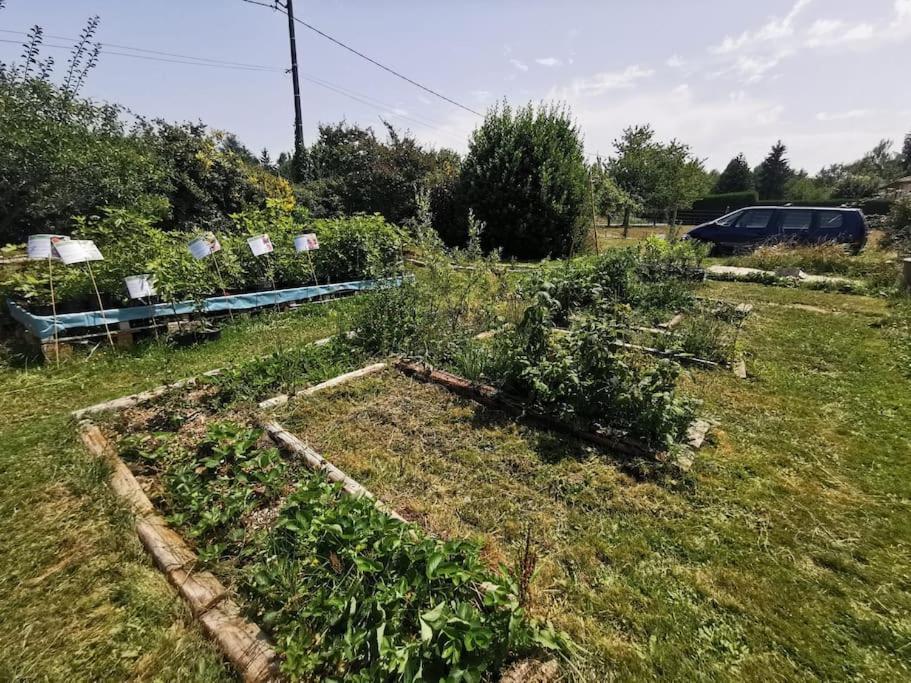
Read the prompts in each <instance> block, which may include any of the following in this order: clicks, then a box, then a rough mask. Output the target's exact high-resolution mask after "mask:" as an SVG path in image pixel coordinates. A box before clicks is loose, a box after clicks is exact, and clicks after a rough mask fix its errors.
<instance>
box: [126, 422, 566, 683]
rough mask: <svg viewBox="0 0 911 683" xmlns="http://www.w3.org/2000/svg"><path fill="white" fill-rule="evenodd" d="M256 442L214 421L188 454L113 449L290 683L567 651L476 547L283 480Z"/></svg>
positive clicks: (452, 676) (469, 666)
mask: <svg viewBox="0 0 911 683" xmlns="http://www.w3.org/2000/svg"><path fill="white" fill-rule="evenodd" d="M261 438H262V432H260V431H259V430H255V429H248V428H245V427H243V426H240V425H238V424H235V423H230V422H222V423H216V424H213V425H211V426H210V427H209V429H208V430H207V432H206V435H205V436H204V437H203V439H202V440H201V442H200V443H199V445H198V446H197V448H196V449H195V450H192V449H191V450H187V449H186V447H184V446H180V445H174V447H173V448H167V447H165V448H162V447H161V446H156V445H155V444H150V443H148V442H146V441H141V440H140V441H136V440H130V441H128V442H126V443H124V444H123V445H122V449H121V450H122V453H123V454H124V455H125V456H127V457H132V458H137V457H139V458H142V459H144V461H146V462H153V463H154V464H155V466H156V467H158V468H160V472H161V481H162V483H163V485H164V490H165V492H164V500H165V505H166V506H167V508H168V511H169V513H170V520H171V521H172V522H173V523H174V524H176V525H178V526H179V527H180V528H181V530H182V531H184V532H185V533H187V534H188V535H189V536H190V537H191V538H193V539H194V540H195V541H196V543H197V546H198V550H199V555H200V558H201V559H202V560H203V561H204V562H207V563H215V562H217V561H219V560H228V561H229V563H230V565H231V566H232V567H235V568H236V571H237V572H238V577H239V590H240V592H241V594H242V595H243V596H244V597H245V598H246V601H247V605H248V607H249V609H250V610H251V611H252V612H253V614H254V616H255V618H256V619H257V620H258V621H260V622H261V623H263V624H265V625H266V627H267V628H268V629H269V630H270V631H271V632H272V635H273V637H274V639H275V641H276V645H277V647H278V649H279V651H280V652H281V653H282V654H283V656H284V659H283V662H282V666H283V668H284V670H285V672H286V673H287V674H288V675H290V676H291V677H292V678H294V679H318V680H341V679H344V680H350V681H364V682H365V683H366V682H367V681H376V680H393V679H395V680H403V681H426V680H440V681H443V680H446V681H480V680H482V677H484V676H485V675H489V674H490V673H491V672H495V671H497V670H499V669H500V668H501V667H502V666H503V665H504V663H505V662H507V661H509V660H510V659H513V658H516V657H519V656H523V655H528V654H530V653H533V652H535V651H539V650H550V651H553V652H554V653H557V654H559V653H562V652H566V651H567V650H568V648H569V641H568V638H567V637H566V636H565V635H563V634H561V633H557V632H555V631H554V630H553V629H552V628H551V627H549V626H548V625H545V624H541V623H538V622H536V621H533V620H531V619H530V618H529V617H527V616H526V614H525V612H524V610H523V608H522V606H521V605H520V604H519V598H518V595H519V592H520V591H519V586H518V584H517V583H516V580H515V579H513V578H512V577H511V576H510V575H509V573H508V572H506V570H505V569H503V568H501V570H500V571H491V570H489V569H488V568H486V567H485V566H484V564H483V563H482V561H481V559H480V555H479V553H480V548H479V546H478V545H477V544H475V543H471V542H466V541H457V540H454V541H439V540H436V539H433V538H429V537H427V536H425V535H424V534H423V533H421V532H420V531H419V530H418V529H416V528H415V527H412V526H410V525H408V524H404V523H402V522H399V521H398V520H395V519H393V518H391V517H390V516H388V515H387V514H386V513H384V512H382V511H380V510H379V509H378V508H377V507H376V506H375V505H374V503H373V501H372V500H371V499H369V498H364V497H353V496H347V495H345V494H344V493H343V492H342V491H341V490H340V488H339V486H338V485H333V484H330V483H328V482H327V481H326V480H325V479H324V478H323V477H321V476H318V475H314V474H311V473H309V472H307V471H303V472H297V471H294V470H293V466H292V465H291V464H289V463H288V462H286V461H285V460H284V459H282V458H281V456H280V455H279V454H278V452H277V451H276V450H275V449H274V448H262V447H260V446H259V445H258V443H259V441H260V439H261ZM143 449H154V450H153V455H151V456H143V455H142V451H143ZM270 510H271V511H274V512H273V513H272V514H267V513H268V511H270ZM256 519H259V520H266V522H255V521H254V520H256Z"/></svg>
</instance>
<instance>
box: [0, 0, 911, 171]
mask: <svg viewBox="0 0 911 683" xmlns="http://www.w3.org/2000/svg"><path fill="white" fill-rule="evenodd" d="M295 12H296V14H297V16H298V17H300V18H301V19H304V20H305V21H307V22H308V23H311V24H313V25H314V26H316V27H318V28H320V29H321V30H322V31H324V32H326V33H328V34H331V35H333V36H335V37H336V38H338V39H340V40H341V41H343V42H346V43H348V44H349V45H352V46H354V47H355V48H357V49H358V50H360V51H362V52H363V53H365V54H367V55H369V56H371V57H372V58H374V59H376V60H378V61H380V62H383V63H385V64H387V65H389V66H390V67H392V68H394V69H396V70H398V71H400V72H401V73H403V74H405V75H407V76H408V77H410V78H412V79H413V80H416V81H419V82H421V83H423V84H425V85H427V86H429V87H431V88H433V89H434V90H437V91H439V92H440V93H442V94H444V95H446V96H447V97H449V98H451V99H453V100H456V101H457V102H460V103H462V104H464V105H465V106H467V107H468V108H470V109H474V110H476V111H479V112H483V111H485V110H486V109H487V107H489V106H491V105H493V104H494V103H496V102H497V101H502V100H503V99H504V98H505V99H506V100H507V101H508V102H510V103H511V104H524V103H527V102H529V101H531V102H536V103H537V102H541V101H550V100H557V101H563V102H565V103H566V104H568V105H569V107H570V109H571V111H572V113H573V115H574V117H575V118H576V120H577V122H578V125H579V128H580V130H581V132H582V135H583V137H584V142H585V148H586V152H587V154H589V155H596V154H601V155H609V154H610V153H611V150H612V145H613V141H614V140H615V139H616V138H617V136H618V135H619V134H620V133H621V132H622V130H623V128H624V127H626V126H629V125H634V124H643V123H649V124H651V125H652V127H653V128H654V129H655V131H656V134H657V136H658V137H659V138H660V139H663V140H669V139H671V138H677V139H679V140H682V141H684V142H686V143H688V144H689V145H690V146H691V147H692V149H693V151H694V153H695V154H696V155H697V156H699V157H700V158H703V159H705V160H706V165H707V166H708V167H709V168H719V169H721V168H723V167H724V166H725V165H726V164H727V162H728V161H729V160H730V159H731V157H733V156H735V155H736V154H738V153H741V152H742V153H744V154H746V156H747V159H748V161H749V162H750V164H751V165H755V164H758V163H759V162H760V161H762V158H763V157H764V156H765V155H766V154H767V152H768V150H769V148H770V147H771V145H772V144H773V143H774V142H775V141H776V140H778V139H779V138H780V139H781V140H783V141H784V143H785V144H786V145H787V146H788V150H789V154H788V156H789V158H790V160H791V163H792V165H793V166H795V167H799V168H805V169H807V170H808V171H810V172H811V173H813V172H816V171H818V170H819V169H820V168H821V167H822V166H824V165H827V164H831V163H835V162H846V161H851V160H853V159H856V158H858V157H859V156H861V155H862V154H863V153H864V152H865V151H867V150H868V149H870V148H872V147H873V146H874V145H875V144H876V143H877V142H878V141H879V140H880V139H881V138H891V139H894V140H895V141H896V143H897V145H900V141H901V139H902V138H903V137H904V135H905V134H906V133H908V132H911V88H909V87H908V86H907V84H908V83H909V79H911V75H909V73H911V72H909V70H908V67H909V65H911V56H909V55H911V0H864V1H863V2H858V1H857V0H765V1H764V2H756V1H755V0H750V1H745V0H689V1H687V2H678V1H673V2H672V1H671V0H639V1H638V2H628V1H627V0H602V1H600V2H596V1H595V0H587V1H584V0H561V1H560V2H554V1H553V0H551V1H550V2H543V1H541V0H486V1H482V0H450V1H449V2H443V1H442V0H387V1H386V2H376V1H375V0H374V1H370V0H322V1H316V0H297V2H296V5H295ZM92 15H99V16H100V17H101V22H100V26H99V30H98V33H97V36H96V38H97V40H99V41H100V42H102V43H103V44H105V45H106V46H107V48H106V50H107V53H105V52H103V53H102V55H101V59H100V63H99V65H98V67H97V68H96V69H95V70H94V71H93V72H92V73H91V74H90V76H89V78H88V82H87V84H86V86H85V88H84V90H83V94H84V95H86V96H89V97H92V98H95V99H99V100H105V101H110V102H117V103H119V104H122V105H124V106H126V107H127V108H128V109H129V110H131V111H133V112H136V113H137V114H141V115H144V116H153V117H162V118H165V119H168V120H175V121H186V120H193V121H196V120H202V121H204V122H205V123H207V124H209V125H210V126H211V127H213V128H218V129H222V130H228V131H231V132H234V133H236V134H237V135H238V137H239V138H240V139H241V140H242V141H243V142H244V143H245V144H246V145H247V146H248V147H250V148H251V149H253V150H256V151H258V150H261V149H262V148H268V149H269V150H270V151H271V153H272V155H273V157H274V156H276V155H277V154H278V152H280V151H282V150H289V149H290V148H291V147H292V144H293V103H292V98H291V81H290V76H289V75H288V73H287V68H288V66H289V47H288V34H287V20H286V18H285V17H284V16H283V15H282V14H280V13H278V12H274V11H272V10H270V9H268V8H265V7H260V6H255V5H251V4H248V3H245V2H243V1H242V0H144V1H140V0H6V8H5V9H3V10H0V41H16V42H17V43H18V42H19V41H21V40H22V39H23V37H24V36H22V35H21V34H20V33H16V32H24V31H27V30H28V29H29V28H30V27H31V26H32V25H35V24H38V25H40V26H42V27H43V28H44V30H45V34H46V35H48V36H59V37H60V38H47V39H46V42H47V43H48V45H51V44H53V45H60V46H64V45H69V44H71V43H72V40H65V38H72V37H73V36H76V35H78V33H79V31H80V30H81V29H82V27H83V25H84V24H85V21H86V19H87V18H88V17H90V16H92ZM297 37H298V59H299V63H300V70H301V77H302V79H303V80H302V83H301V87H302V105H303V117H304V137H305V140H306V141H307V142H308V143H309V142H312V141H313V140H314V139H315V136H316V134H317V130H318V125H319V123H321V122H323V123H330V122H336V121H339V120H342V119H345V120H347V121H349V122H352V123H354V122H356V123H359V124H362V125H367V126H373V127H374V128H375V129H378V130H382V124H381V120H382V119H386V120H388V121H390V122H391V123H393V124H394V125H395V126H396V127H399V128H405V129H408V130H410V131H411V132H412V133H413V134H414V135H415V136H416V137H417V138H418V139H419V140H421V141H422V142H424V143H426V144H428V145H432V146H435V147H450V148H453V149H456V150H458V151H460V152H464V151H465V150H466V149H467V144H468V138H469V136H470V134H471V132H472V130H473V129H474V128H475V127H476V126H477V125H478V124H479V123H480V121H481V119H480V117H478V116H476V115H475V114H472V113H469V112H467V111H464V110H462V109H459V108H457V107H455V106H453V105H452V104H449V103H447V102H444V101H441V100H439V99H437V98H435V97H433V96H432V95H430V94H428V93H426V92H423V91H421V90H419V89H417V88H415V87H414V86H412V85H410V84H408V83H406V82H404V81H402V80H399V79H397V78H395V77H394V76H392V75H390V74H388V73H386V72H385V71H382V70H380V69H378V68H377V67H376V66H374V65H372V64H370V63H368V62H365V61H363V60H362V59H360V58H359V57H356V56H354V55H352V54H350V53H348V52H346V51H345V50H343V49H341V48H339V47H338V46H336V45H334V44H332V43H331V42H329V41H327V40H326V39H325V38H323V37H321V36H319V35H317V34H315V33H313V32H311V31H309V30H307V29H306V28H304V27H303V26H298V36H297ZM115 45H116V46H120V47H117V48H115V47H114V46H115ZM127 48H142V49H145V50H157V51H159V52H169V53H174V54H180V55H189V56H193V57H202V58H207V59H210V60H211V59H214V60H222V61H230V62H235V63H242V64H252V65H257V66H262V67H266V68H262V69H242V68H222V67H213V66H199V65H196V64H194V65H190V64H182V63H176V62H174V61H172V62H162V61H153V60H151V59H147V58H148V57H153V56H156V55H154V54H152V53H149V52H143V53H137V52H133V51H132V50H128V49H127ZM114 52H120V53H130V54H132V55H134V56H125V55H124V54H113V53H114ZM20 53H21V46H20V45H18V44H14V43H10V42H0V60H3V61H5V62H10V61H15V60H16V59H18V55H19V54H20ZM44 54H45V55H52V56H54V57H55V59H56V62H57V64H58V69H57V72H56V77H57V78H58V79H59V78H61V77H62V72H63V67H64V65H65V62H66V59H67V55H68V53H67V50H66V49H58V48H54V47H47V48H46V49H45V51H44ZM135 55H141V56H144V57H146V58H145V59H143V58H138V57H136V56H135ZM157 56H158V57H160V58H162V59H174V60H177V61H179V60H178V59H177V58H173V57H166V56H163V55H157ZM339 91H341V92H339Z"/></svg>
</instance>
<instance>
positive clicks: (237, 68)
mask: <svg viewBox="0 0 911 683" xmlns="http://www.w3.org/2000/svg"><path fill="white" fill-rule="evenodd" d="M4 32H5V33H20V32H19V31H4ZM64 40H65V39H64ZM0 43H12V44H14V45H21V44H22V41H20V40H9V39H6V38H0ZM41 46H42V47H49V48H54V49H57V50H71V49H72V47H73V46H72V45H54V44H52V43H45V42H42V43H41ZM128 49H134V48H128ZM101 54H105V55H116V56H118V57H132V58H133V59H144V60H147V61H153V62H167V63H170V64H187V65H189V66H211V67H216V68H220V69H233V70H235V71H264V72H273V73H285V69H281V68H279V67H268V66H258V65H257V66H254V65H249V66H240V65H237V64H229V63H221V62H218V61H216V60H209V61H189V60H191V59H197V58H195V57H188V58H187V59H166V58H164V57H152V56H149V55H134V54H130V53H128V52H118V51H117V50H108V49H106V48H105V46H104V44H102V46H101Z"/></svg>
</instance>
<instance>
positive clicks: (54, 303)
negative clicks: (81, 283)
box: [47, 246, 60, 368]
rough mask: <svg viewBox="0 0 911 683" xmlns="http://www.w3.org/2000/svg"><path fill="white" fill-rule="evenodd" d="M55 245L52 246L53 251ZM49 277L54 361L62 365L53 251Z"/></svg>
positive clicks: (50, 256)
mask: <svg viewBox="0 0 911 683" xmlns="http://www.w3.org/2000/svg"><path fill="white" fill-rule="evenodd" d="M53 250H54V247H53V246H51V251H53ZM47 278H48V281H49V282H50V285H51V313H52V315H53V316H54V317H53V320H54V361H55V362H56V364H57V367H58V368H59V367H60V333H59V332H58V331H57V298H56V296H55V295H54V259H53V257H52V255H51V252H50V251H49V252H48V255H47Z"/></svg>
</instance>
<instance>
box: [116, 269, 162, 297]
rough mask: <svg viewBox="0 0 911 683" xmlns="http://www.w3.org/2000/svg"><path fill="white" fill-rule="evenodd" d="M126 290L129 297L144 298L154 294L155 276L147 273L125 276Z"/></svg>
mask: <svg viewBox="0 0 911 683" xmlns="http://www.w3.org/2000/svg"><path fill="white" fill-rule="evenodd" d="M123 280H124V282H126V284H127V291H128V292H129V293H130V298H131V299H146V298H148V297H150V296H155V278H153V277H152V276H151V275H149V274H148V273H146V274H143V275H130V276H129V277H125V278H124V279H123Z"/></svg>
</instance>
